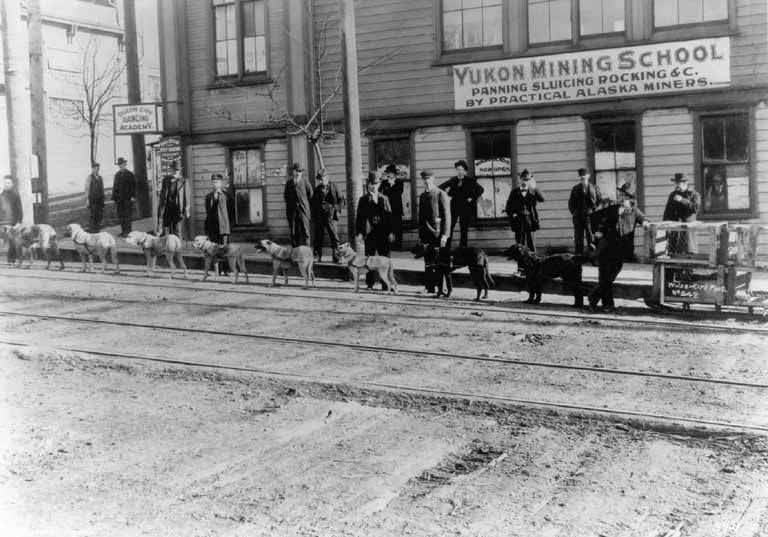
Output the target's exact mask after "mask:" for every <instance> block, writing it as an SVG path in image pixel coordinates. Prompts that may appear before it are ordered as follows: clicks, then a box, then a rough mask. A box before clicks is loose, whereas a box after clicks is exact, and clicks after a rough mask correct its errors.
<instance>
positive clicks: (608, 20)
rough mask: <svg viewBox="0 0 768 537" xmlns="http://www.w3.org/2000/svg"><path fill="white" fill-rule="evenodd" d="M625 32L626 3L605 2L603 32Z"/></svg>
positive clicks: (610, 0) (611, 0) (620, 1)
mask: <svg viewBox="0 0 768 537" xmlns="http://www.w3.org/2000/svg"><path fill="white" fill-rule="evenodd" d="M623 31H624V2H623V1H622V0H616V1H614V0H603V32H623Z"/></svg>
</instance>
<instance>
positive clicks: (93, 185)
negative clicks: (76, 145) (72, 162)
mask: <svg viewBox="0 0 768 537" xmlns="http://www.w3.org/2000/svg"><path fill="white" fill-rule="evenodd" d="M99 168H100V166H99V163H98V162H94V163H93V164H91V173H89V174H88V177H86V178H85V205H86V207H88V210H89V211H90V213H91V222H90V228H89V229H90V232H91V233H98V232H99V231H100V230H101V221H102V219H103V218H104V179H102V177H101V175H100V174H99Z"/></svg>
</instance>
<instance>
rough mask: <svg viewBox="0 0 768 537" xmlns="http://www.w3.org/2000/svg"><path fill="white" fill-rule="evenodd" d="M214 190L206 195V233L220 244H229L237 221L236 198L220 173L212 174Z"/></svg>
mask: <svg viewBox="0 0 768 537" xmlns="http://www.w3.org/2000/svg"><path fill="white" fill-rule="evenodd" d="M211 180H212V181H213V190H212V191H211V192H209V193H208V194H207V195H206V196H205V234H206V235H208V239H209V240H211V241H213V242H216V243H218V244H228V243H229V236H230V234H231V233H232V226H233V225H234V223H235V199H234V196H232V194H231V192H230V190H229V189H227V188H225V186H224V177H223V176H222V175H221V174H220V173H214V174H213V175H211Z"/></svg>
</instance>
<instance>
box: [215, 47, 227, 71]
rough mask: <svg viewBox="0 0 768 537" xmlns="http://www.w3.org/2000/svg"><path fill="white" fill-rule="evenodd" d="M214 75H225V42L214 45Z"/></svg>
mask: <svg viewBox="0 0 768 537" xmlns="http://www.w3.org/2000/svg"><path fill="white" fill-rule="evenodd" d="M216 74H217V75H226V74H227V43H226V42H225V41H220V42H218V43H216Z"/></svg>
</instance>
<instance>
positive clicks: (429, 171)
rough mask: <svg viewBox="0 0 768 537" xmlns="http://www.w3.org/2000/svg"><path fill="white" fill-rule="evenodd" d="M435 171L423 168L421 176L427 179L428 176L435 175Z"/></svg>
mask: <svg viewBox="0 0 768 537" xmlns="http://www.w3.org/2000/svg"><path fill="white" fill-rule="evenodd" d="M434 176H435V172H433V171H432V170H421V178H422V179H426V178H427V177H434Z"/></svg>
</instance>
